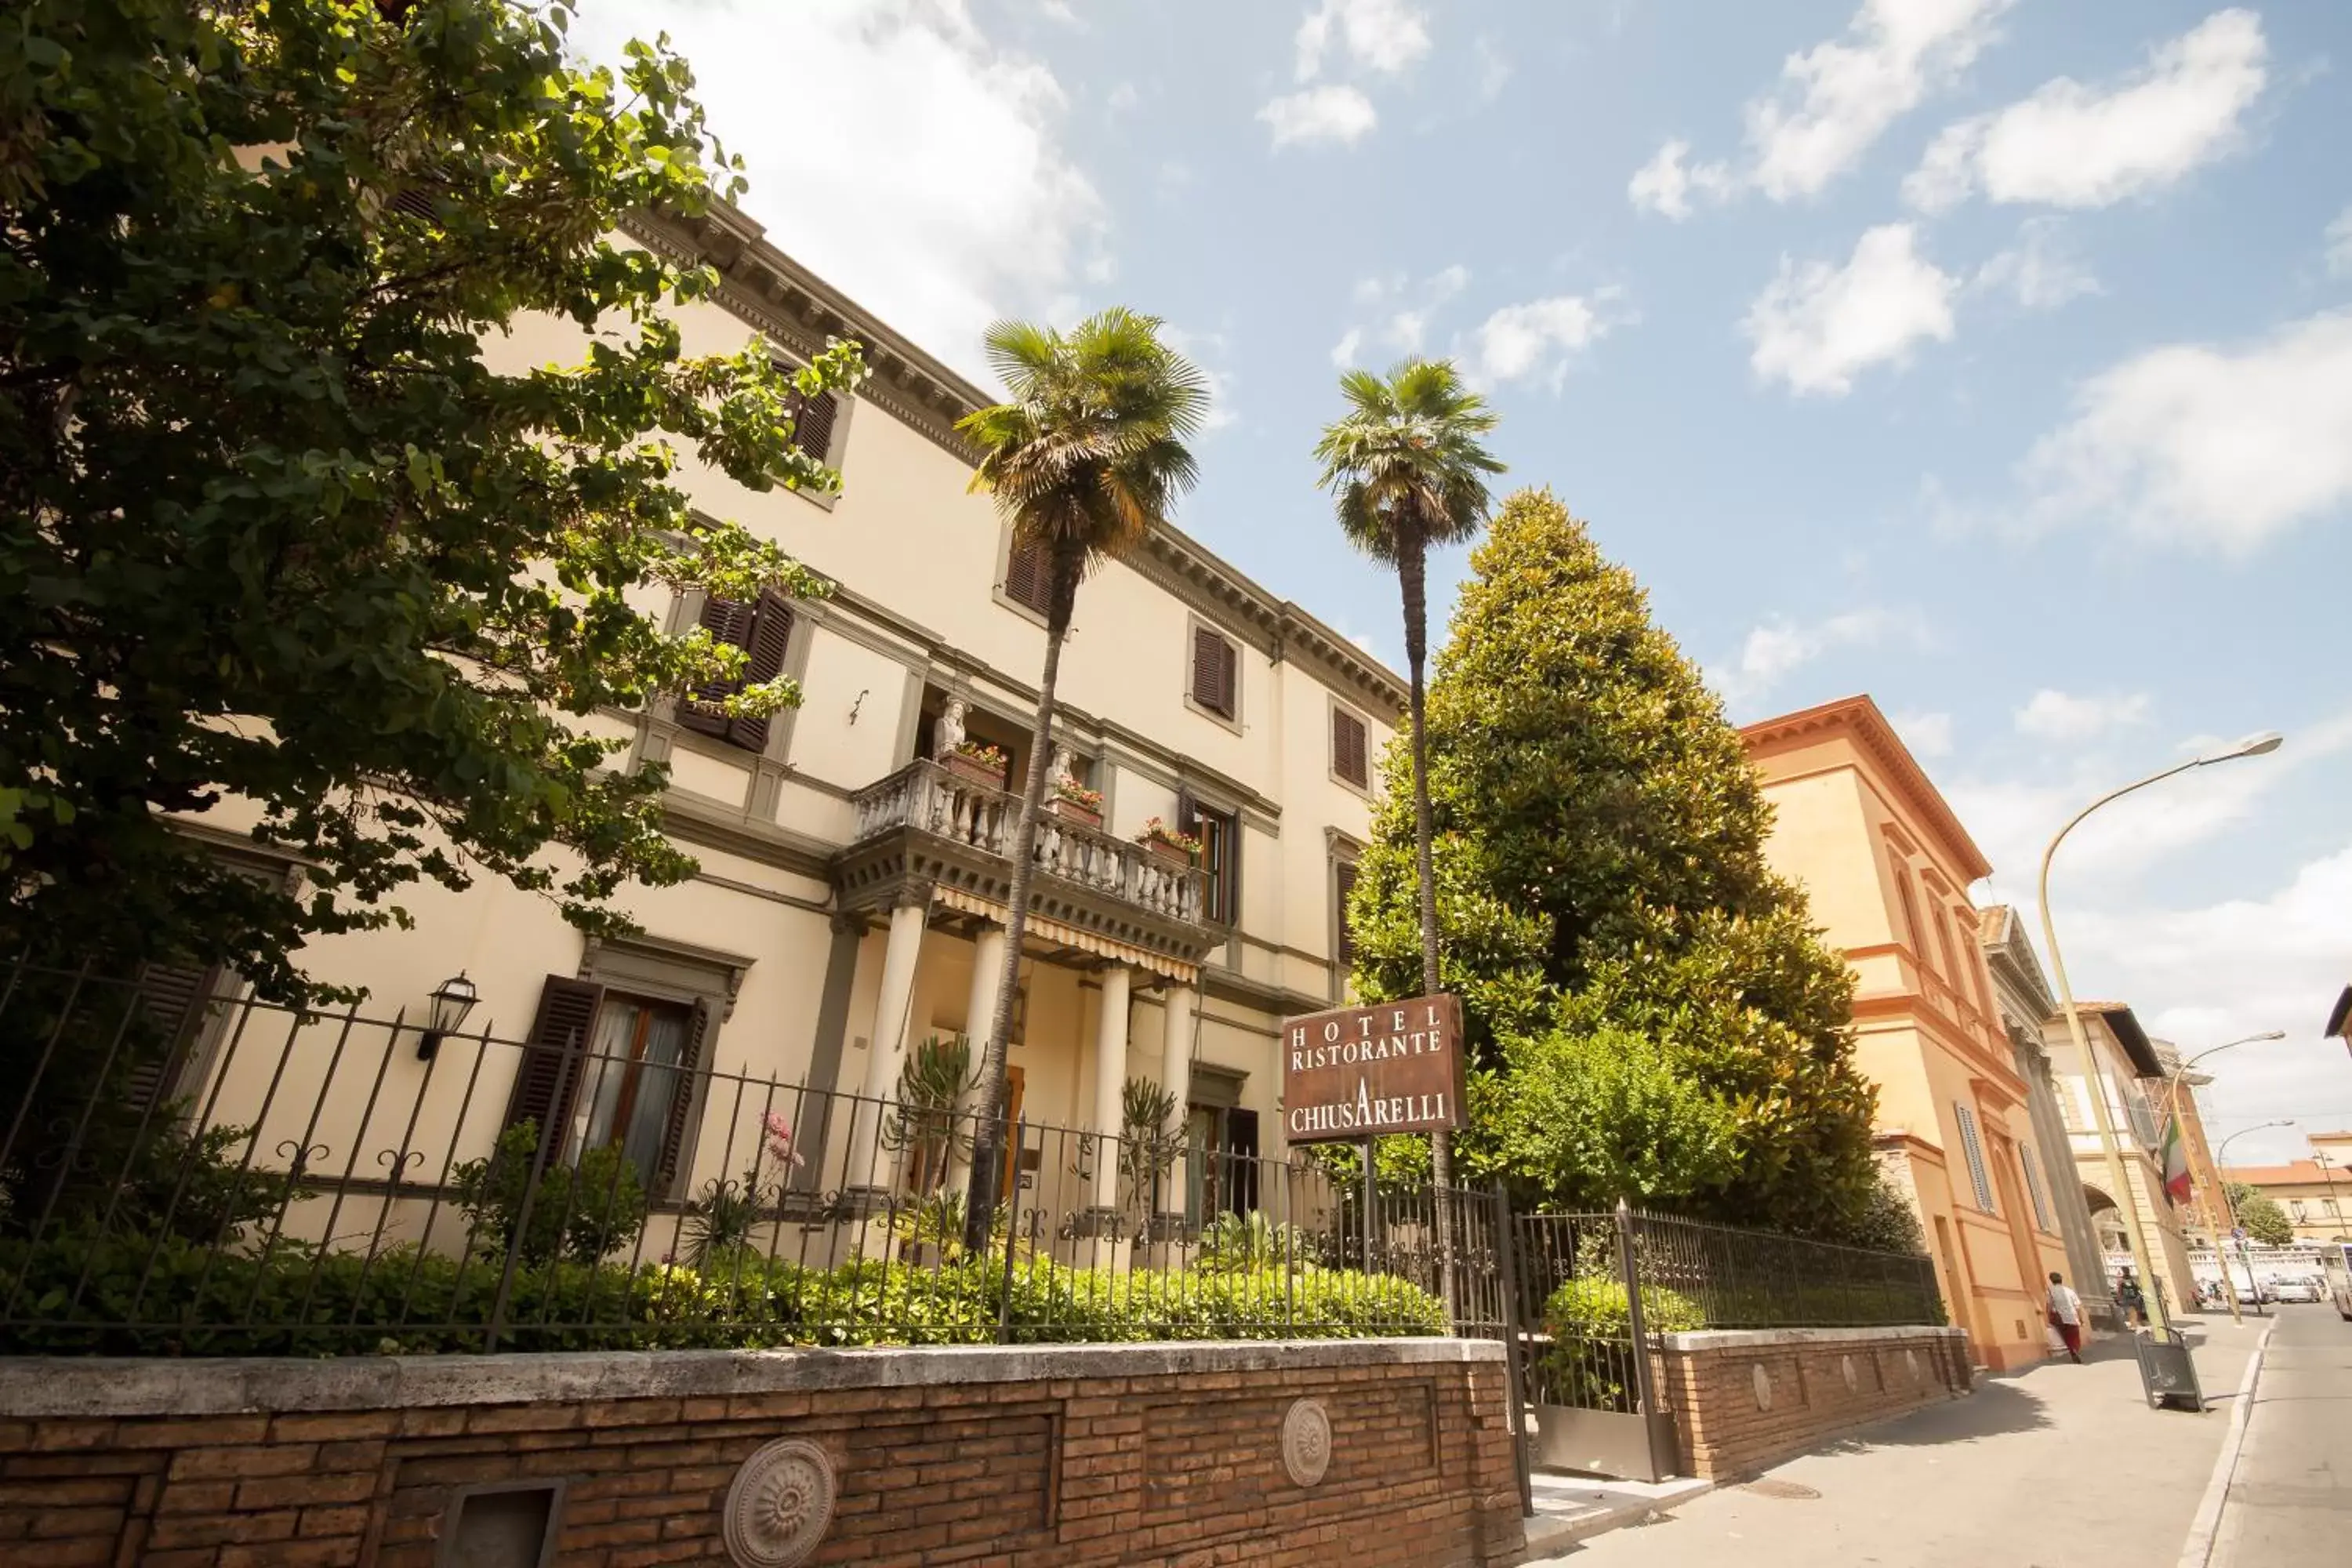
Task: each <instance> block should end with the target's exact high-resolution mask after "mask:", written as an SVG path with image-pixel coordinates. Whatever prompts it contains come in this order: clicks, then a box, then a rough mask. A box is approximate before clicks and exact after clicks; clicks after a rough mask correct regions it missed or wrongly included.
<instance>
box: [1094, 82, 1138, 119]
mask: <svg viewBox="0 0 2352 1568" xmlns="http://www.w3.org/2000/svg"><path fill="white" fill-rule="evenodd" d="M1142 101H1143V94H1141V93H1140V92H1139V91H1137V90H1136V87H1135V84H1134V83H1133V82H1131V81H1123V82H1120V83H1119V84H1118V85H1117V86H1116V87H1114V88H1112V89H1110V92H1109V93H1108V95H1107V96H1106V97H1105V98H1104V99H1103V107H1104V108H1106V109H1108V110H1110V111H1111V112H1112V113H1113V114H1125V113H1127V112H1128V111H1129V110H1132V109H1134V108H1135V106H1136V105H1137V104H1139V103H1141V102H1142Z"/></svg>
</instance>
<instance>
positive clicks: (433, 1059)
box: [0, 965, 1505, 1354]
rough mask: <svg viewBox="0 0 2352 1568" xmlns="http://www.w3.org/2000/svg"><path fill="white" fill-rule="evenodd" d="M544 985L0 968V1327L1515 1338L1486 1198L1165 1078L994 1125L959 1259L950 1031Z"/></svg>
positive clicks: (479, 1339)
mask: <svg viewBox="0 0 2352 1568" xmlns="http://www.w3.org/2000/svg"><path fill="white" fill-rule="evenodd" d="M549 997H550V1000H549V1001H547V1002H546V1003H543V1005H542V1006H541V1018H540V1019H539V1021H538V1024H537V1025H536V1026H534V1028H533V1029H532V1031H531V1032H530V1037H528V1038H526V1039H521V1040H512V1039H502V1038H498V1037H493V1036H491V1035H489V1034H488V1033H474V1034H457V1035H451V1036H447V1037H436V1036H434V1035H431V1034H429V1033H427V1032H426V1031H424V1030H422V1029H420V1028H419V1027H418V1026H416V1025H415V1024H414V1023H412V1022H409V1021H407V1020H406V1019H404V1018H394V1019H393V1020H390V1021H385V1020H381V1019H370V1018H366V1017H363V1016H360V1015H359V1014H358V1013H357V1012H356V1011H343V1012H315V1011H302V1010H299V1009H293V1008H287V1007H281V1006H277V1005H271V1004H268V1003H262V1002H257V1001H251V1000H239V1001H232V1002H218V1003H211V1004H209V1005H194V1006H181V1005H180V1004H181V1003H182V1002H184V998H181V997H177V996H175V994H173V991H172V989H171V987H170V985H169V984H162V985H159V984H156V983H155V981H154V978H153V977H152V976H151V977H150V980H149V982H148V983H147V984H127V983H123V982H121V981H115V980H107V979H102V978H100V977H97V976H95V975H92V974H89V973H80V974H75V973H60V972H55V971H48V970H42V969H37V968H33V967H30V966H22V965H20V966H17V967H16V968H15V969H13V970H10V971H7V972H5V975H0V1119H4V1120H0V1352H32V1351H57V1352H146V1353H173V1354H227V1353H269V1352H275V1353H289V1352H290V1353H334V1352H375V1351H389V1352H428V1351H461V1350H487V1349H494V1348H503V1349H583V1348H610V1347H656V1346H688V1345H711V1346H742V1345H772V1344H847V1343H961V1342H992V1341H1004V1342H1024V1341H1028V1342H1034V1341H1094V1340H1145V1339H1183V1338H1248V1337H1316V1336H1339V1335H1385V1334H1405V1333H1443V1332H1447V1331H1451V1330H1452V1329H1453V1328H1454V1326H1455V1325H1456V1324H1462V1325H1465V1326H1466V1327H1468V1328H1469V1329H1470V1330H1472V1331H1478V1330H1479V1329H1480V1328H1481V1326H1484V1325H1496V1327H1495V1328H1494V1329H1493V1331H1496V1332H1499V1327H1498V1325H1499V1324H1500V1323H1501V1322H1502V1321H1503V1318H1504V1314H1505V1303H1504V1301H1503V1299H1502V1296H1501V1294H1500V1292H1499V1289H1498V1288H1497V1286H1496V1266H1495V1258H1496V1249H1497V1245H1498V1234H1499V1225H1498V1217H1497V1216H1498V1215H1499V1214H1500V1212H1501V1211H1500V1208H1499V1205H1497V1203H1496V1200H1495V1198H1494V1196H1493V1195H1492V1194H1480V1193H1469V1192H1462V1191H1432V1190H1428V1189H1419V1190H1411V1191H1391V1190H1386V1189H1382V1190H1378V1191H1372V1192H1369V1193H1368V1192H1367V1191H1366V1190H1365V1188H1364V1186H1363V1184H1362V1183H1361V1181H1360V1180H1359V1179H1357V1178H1356V1177H1355V1176H1354V1175H1353V1174H1352V1173H1349V1172H1346V1171H1340V1172H1337V1173H1335V1172H1334V1171H1333V1170H1332V1169H1330V1168H1327V1166H1326V1165H1324V1164H1322V1163H1318V1162H1317V1161H1316V1160H1314V1159H1312V1158H1309V1157H1307V1156H1306V1155H1304V1154H1299V1155H1297V1156H1294V1157H1293V1158H1291V1159H1288V1160H1274V1159H1267V1158H1262V1157H1260V1156H1258V1155H1257V1154H1255V1152H1250V1151H1246V1150H1241V1149H1234V1148H1219V1147H1214V1146H1210V1145H1208V1144H1205V1143H1202V1142H1195V1141H1193V1140H1192V1139H1190V1138H1188V1137H1187V1136H1186V1135H1185V1134H1184V1133H1183V1132H1182V1131H1180V1130H1173V1124H1174V1123H1175V1121H1176V1119H1175V1118H1174V1117H1173V1115H1172V1114H1171V1112H1172V1110H1173V1108H1172V1107H1171V1106H1170V1105H1168V1104H1167V1103H1166V1102H1165V1100H1164V1097H1163V1098H1162V1099H1160V1100H1157V1101H1155V1100H1154V1098H1153V1096H1152V1094H1151V1093H1150V1086H1148V1085H1145V1086H1139V1087H1136V1088H1135V1089H1133V1090H1132V1091H1131V1092H1130V1094H1129V1097H1128V1099H1129V1107H1128V1116H1127V1117H1126V1118H1125V1119H1124V1120H1123V1122H1122V1125H1121V1127H1120V1128H1119V1130H1118V1131H1116V1132H1104V1131H1080V1130H1076V1129H1071V1128H1065V1127H1056V1126H1047V1125H1040V1124H1037V1123H1036V1122H1034V1121H1014V1122H1012V1123H1010V1124H1008V1125H1004V1126H1003V1128H1002V1130H1001V1131H999V1133H998V1134H997V1135H998V1136H1001V1137H1003V1138H1004V1139H1006V1140H1007V1141H1008V1145H1009V1152H1010V1153H1011V1157H1010V1158H1009V1159H1007V1160H1004V1161H1002V1162H1000V1166H1001V1167H1002V1168H1005V1169H1006V1170H1007V1176H1006V1179H1005V1181H1004V1183H1003V1187H1002V1189H1001V1190H1000V1191H999V1192H997V1193H995V1194H989V1198H990V1205H991V1210H992V1225H991V1227H990V1243H989V1245H988V1246H987V1247H985V1248H982V1249H979V1250H976V1251H973V1250H967V1248H966V1247H965V1246H964V1241H963V1237H964V1233H965V1226H964V1205H965V1202H966V1190H967V1186H968V1182H969V1173H970V1170H971V1154H972V1151H973V1148H974V1145H975V1141H976V1140H977V1139H979V1138H981V1137H982V1136H986V1135H988V1129H985V1128H983V1127H982V1125H981V1124H980V1121H979V1119H978V1117H977V1116H976V1114H975V1113H974V1111H973V1110H972V1109H971V1107H972V1102H973V1099H974V1096H973V1093H972V1089H973V1083H974V1078H975V1074H974V1073H973V1070H972V1068H971V1060H970V1058H969V1055H968V1054H967V1053H965V1052H964V1050H963V1048H962V1047H961V1046H959V1045H957V1044H956V1043H954V1042H947V1043H944V1044H943V1043H940V1042H925V1043H924V1044H923V1045H921V1046H920V1047H918V1048H917V1050H915V1051H914V1052H911V1053H909V1058H908V1068H907V1071H906V1072H905V1073H904V1074H902V1076H901V1077H900V1079H899V1082H898V1092H897V1093H896V1094H894V1095H892V1096H888V1097H882V1098H868V1097H866V1096H862V1095H854V1094H842V1093H835V1092H830V1091H825V1090H821V1089H816V1088H814V1087H812V1086H809V1085H807V1084H804V1083H793V1082H787V1081H784V1080H782V1079H777V1078H774V1077H770V1076H760V1075H754V1074H751V1073H747V1072H742V1071H729V1070H723V1069H719V1068H714V1067H712V1066H710V1065H709V1064H707V1063H703V1062H701V1061H699V1060H698V1051H699V1040H698V1037H699V1034H700V1032H701V1030H702V1029H703V1028H704V1026H705V1025H706V1023H707V1020H706V1019H704V1018H703V1017H702V1016H700V1015H699V1014H698V1013H695V1012H690V1011H688V1010H684V1009H681V1010H679V1011H678V1012H677V1013H676V1014H674V1015H670V1014H653V1013H647V1012H645V1011H644V1010H637V1011H635V1012H632V1011H630V1010H628V1009H621V1010H618V1011H616V1010H615V1009H614V1007H612V1006H610V1005H604V1006H602V1007H597V1008H586V1009H581V1010H579V1012H578V1016H572V1017H568V1018H567V1016H565V1015H564V1012H563V1009H564V1007H565V1006H566V1005H568V1004H567V1003H566V1001H565V997H564V994H562V992H561V990H560V987H558V986H556V985H552V984H551V988H550V992H549ZM1440 1205H1445V1206H1447V1207H1448V1208H1450V1209H1451V1210H1452V1211H1453V1215H1452V1218H1453V1224H1452V1230H1453V1234H1454V1237H1455V1238H1456V1241H1455V1246H1454V1253H1453V1257H1452V1258H1451V1259H1450V1261H1446V1262H1442V1261H1441V1259H1440V1258H1439V1257H1438V1255H1437V1252H1436V1248H1435V1237H1436V1235H1437V1233H1438V1226H1437V1225H1436V1223H1435V1222H1436V1217H1437V1213H1438V1208H1439V1206H1440ZM1449 1300H1450V1301H1451V1302H1452V1303H1453V1305H1454V1311H1453V1314H1452V1315H1451V1316H1449V1311H1448V1307H1447V1303H1448V1301H1449Z"/></svg>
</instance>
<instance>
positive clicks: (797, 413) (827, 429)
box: [793, 392, 841, 463]
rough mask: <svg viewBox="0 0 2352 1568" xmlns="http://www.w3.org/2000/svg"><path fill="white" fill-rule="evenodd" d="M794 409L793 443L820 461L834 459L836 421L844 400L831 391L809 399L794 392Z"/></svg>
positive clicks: (825, 461)
mask: <svg viewBox="0 0 2352 1568" xmlns="http://www.w3.org/2000/svg"><path fill="white" fill-rule="evenodd" d="M793 402H794V404H795V407H794V408H793V446H795V447H799V448H800V449H801V450H802V451H803V452H806V453H807V454H808V455H809V456H810V457H812V458H815V459H816V460H817V461H818V462H820V463H829V462H831V461H832V460H833V432H834V424H835V420H836V419H837V418H838V417H839V416H840V413H841V400H840V399H839V398H837V397H835V395H833V394H832V393H830V392H820V393H818V394H817V395H816V396H814V397H813V398H810V399H808V400H806V401H803V400H801V399H800V397H799V396H798V395H797V394H795V395H794V398H793Z"/></svg>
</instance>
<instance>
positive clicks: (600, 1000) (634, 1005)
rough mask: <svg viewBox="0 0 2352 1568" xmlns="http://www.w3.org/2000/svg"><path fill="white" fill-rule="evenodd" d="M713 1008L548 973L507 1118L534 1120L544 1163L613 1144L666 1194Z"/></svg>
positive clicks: (684, 1142) (684, 1141)
mask: <svg viewBox="0 0 2352 1568" xmlns="http://www.w3.org/2000/svg"><path fill="white" fill-rule="evenodd" d="M714 1016H715V1009H714V1008H713V1007H712V1005H711V1004H710V1003H709V1002H708V1001H697V1002H692V1003H684V1002H677V1001H674V1000H671V999H668V998H664V997H653V996H639V995H633V994H628V993H626V992H621V991H613V990H608V989H606V988H605V987H604V986H603V985H600V984H596V983H595V982H593V981H588V980H573V979H570V978H568V977H566V976H563V975H558V974H551V975H549V976H548V977H547V982H546V985H545V987H544V988H543V989H542V990H541V994H540V1006H539V1013H538V1016H537V1017H536V1018H535V1019H534V1021H533V1022H532V1025H531V1032H530V1039H529V1040H528V1041H527V1042H526V1044H525V1047H524V1051H523V1058H522V1061H521V1063H520V1067H519V1068H518V1070H517V1072H516V1075H515V1084H514V1090H513V1093H512V1095H511V1097H510V1098H509V1101H508V1106H507V1116H506V1124H507V1125H508V1126H509V1127H512V1126H515V1125H517V1124H519V1123H520V1122H524V1121H529V1122H532V1123H534V1124H535V1125H537V1126H538V1128H539V1129H540V1137H541V1146H542V1147H543V1148H544V1149H545V1151H546V1156H547V1158H548V1160H549V1161H551V1162H555V1161H564V1162H576V1161H577V1160H578V1159H579V1157H580V1156H581V1155H582V1154H583V1153H584V1152H587V1151H589V1150H591V1149H604V1148H613V1149H618V1150H619V1151H620V1152H622V1153H623V1154H624V1155H625V1157H626V1158H627V1159H628V1161H629V1163H631V1164H632V1165H634V1166H635V1167H636V1170H637V1174H638V1176H639V1178H640V1179H641V1180H642V1181H643V1182H644V1183H645V1184H646V1192H647V1193H648V1194H650V1195H652V1196H654V1197H656V1198H661V1197H667V1196H669V1195H672V1194H673V1191H674V1189H675V1188H676V1187H677V1184H678V1178H679V1176H680V1175H681V1173H683V1172H684V1170H685V1169H686V1167H687V1166H688V1163H690V1161H691V1159H692V1155H693V1139H692V1133H693V1127H692V1125H691V1123H692V1120H693V1115H694V1111H695V1108H696V1106H697V1105H698V1097H697V1094H696V1092H695V1091H696V1089H697V1088H698V1078H697V1075H698V1073H699V1072H700V1071H701V1070H702V1069H703V1067H704V1064H705V1060H706V1057H707V1054H708V1047H709V1037H710V1032H711V1023H712V1019H713V1017H714Z"/></svg>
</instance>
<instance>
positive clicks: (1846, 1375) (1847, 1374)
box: [1838, 1355, 1862, 1394]
mask: <svg viewBox="0 0 2352 1568" xmlns="http://www.w3.org/2000/svg"><path fill="white" fill-rule="evenodd" d="M1838 1375H1839V1376H1840V1377H1842V1378H1843V1379H1845V1391H1846V1392H1847V1393H1848V1394H1852V1393H1853V1391H1854V1390H1855V1389H1857V1388H1860V1387H1861V1386H1862V1380H1861V1379H1860V1378H1858V1377H1856V1376H1855V1375H1854V1372H1853V1357H1852V1356H1850V1355H1846V1356H1840V1357H1838Z"/></svg>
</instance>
